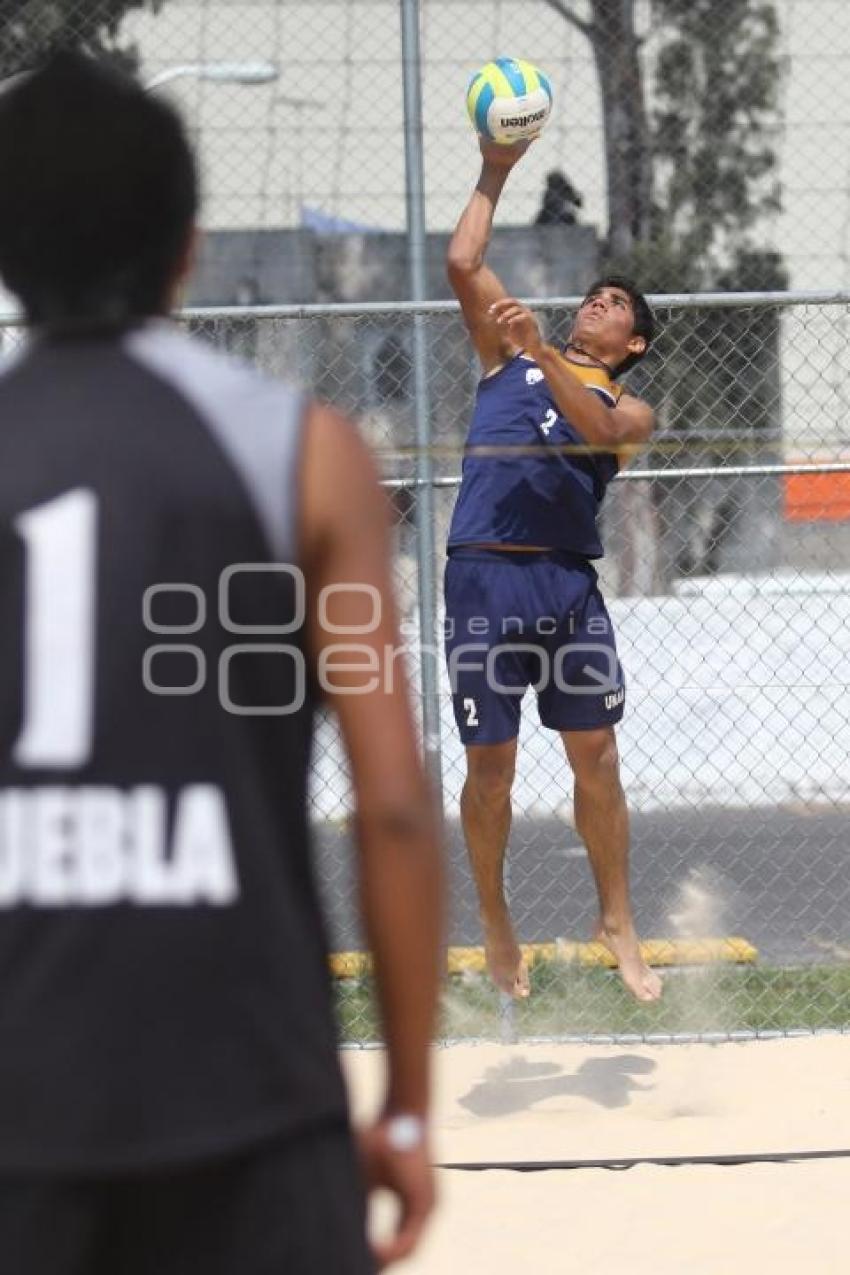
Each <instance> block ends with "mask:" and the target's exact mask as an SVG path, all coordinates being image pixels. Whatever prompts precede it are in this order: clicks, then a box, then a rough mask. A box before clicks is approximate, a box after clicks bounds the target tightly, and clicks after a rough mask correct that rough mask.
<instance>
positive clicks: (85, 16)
mask: <svg viewBox="0 0 850 1275" xmlns="http://www.w3.org/2000/svg"><path fill="white" fill-rule="evenodd" d="M162 3H163V0H0V79H5V78H6V77H7V76H10V75H15V74H17V73H18V72H19V71H26V70H29V69H30V68H31V67H33V66H35V65H36V64H37V63H38V61H39V60H40V59H41V58H43V57H45V56H46V55H47V54H48V53H50V51H51V50H52V49H56V48H69V47H72V48H78V49H84V50H86V51H87V52H89V53H96V54H100V55H104V56H108V57H113V58H116V59H118V60H120V61H122V62H123V63H124V64H125V65H129V66H132V65H134V62H135V58H134V54H133V50H132V49H128V48H126V47H120V46H119V44H118V30H119V27H120V24H121V20H122V18H123V17H124V15H125V14H126V13H128V12H129V11H130V10H131V9H142V8H144V9H151V10H153V11H154V12H156V11H157V10H158V9H159V8H160V7H161V5H162Z"/></svg>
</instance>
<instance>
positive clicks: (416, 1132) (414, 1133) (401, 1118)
mask: <svg viewBox="0 0 850 1275" xmlns="http://www.w3.org/2000/svg"><path fill="white" fill-rule="evenodd" d="M384 1131H385V1133H386V1136H387V1142H388V1143H389V1144H390V1146H391V1147H392V1149H393V1151H416V1150H417V1149H418V1148H419V1147H421V1146H422V1143H423V1142H424V1141H425V1121H424V1120H423V1119H422V1117H421V1116H414V1115H411V1114H410V1113H409V1112H399V1113H398V1114H397V1115H394V1116H388V1117H387V1118H386V1120H385V1121H384Z"/></svg>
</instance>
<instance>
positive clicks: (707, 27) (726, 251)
mask: <svg viewBox="0 0 850 1275" xmlns="http://www.w3.org/2000/svg"><path fill="white" fill-rule="evenodd" d="M652 12H653V18H654V21H656V22H658V23H659V24H660V25H661V26H662V29H663V30H664V31H669V35H667V37H666V38H665V39H664V40H663V42H662V44H661V47H660V51H659V53H658V56H657V60H656V63H655V69H654V87H653V102H654V109H653V128H652V133H653V143H652V149H653V169H654V172H653V177H654V188H655V209H656V213H655V215H656V227H655V233H654V236H653V237H654V238H656V239H657V238H660V237H663V238H664V240H665V241H666V243H667V244H669V245H670V247H671V248H672V250H673V253H674V256H675V257H676V258H678V261H677V266H678V270H679V272H680V273H682V274H684V275H685V276H686V278H687V281H688V283H690V284H693V285H697V286H706V285H709V286H716V285H719V284H720V277H719V276H720V274H721V273H724V272H725V274H726V275H727V277H728V276H729V273H730V268H732V267H735V266H737V267H738V270H737V271H734V272H733V273H735V274H737V273H738V272H739V271H740V272H743V273H746V274H747V276H748V277H749V278H750V279H751V281H752V282H753V283H756V284H757V286H761V287H765V286H773V284H774V283H775V279H776V276H777V262H776V261H775V259H773V260H771V258H770V255H769V254H767V255H764V257H763V259H762V260H761V261H759V260H758V254H757V253H756V252H755V249H754V245H753V242H752V238H751V233H752V231H753V230H754V229H755V228H756V227H757V226H758V224H759V221H760V220H761V219H762V218H763V217H764V216H765V215H768V214H771V213H775V212H778V210H779V207H780V192H779V182H778V178H777V172H776V169H777V156H776V151H775V149H774V144H773V138H774V130H775V127H776V123H777V118H778V107H779V103H778V94H779V88H780V84H781V63H780V59H779V53H778V37H779V29H778V22H777V17H776V11H775V9H774V6H773V4H772V3H761V2H760V0H722V3H718V2H717V0H653V9H652ZM754 275H755V279H753V276H754ZM688 276H690V277H688ZM727 286H728V285H727ZM738 286H748V285H741V284H739V285H738Z"/></svg>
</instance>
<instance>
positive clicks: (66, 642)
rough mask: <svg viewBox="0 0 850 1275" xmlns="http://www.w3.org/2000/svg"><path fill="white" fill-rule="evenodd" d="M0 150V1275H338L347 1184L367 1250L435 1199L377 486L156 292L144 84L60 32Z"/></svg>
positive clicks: (177, 207)
mask: <svg viewBox="0 0 850 1275" xmlns="http://www.w3.org/2000/svg"><path fill="white" fill-rule="evenodd" d="M0 171H2V173H3V181H2V184H0V275H2V277H3V279H4V282H5V283H6V284H7V286H8V287H9V288H10V289H11V290H12V291H13V292H14V293H16V294H17V295H18V297H19V298H20V300H21V302H22V304H23V307H24V310H25V312H26V315H27V318H28V320H29V323H30V325H31V328H32V340H31V342H30V345H29V348H28V349H27V351H26V352H25V354H24V355H23V356H22V357H21V358H19V359H18V360H16V361H15V362H14V363H13V364H12V366H11V367H10V368H8V369H7V370H6V371H5V372H4V373H3V375H0V632H2V634H3V662H2V665H0V1267H1V1268H2V1271H3V1275H79V1273H80V1272H83V1271H84V1272H86V1275H170V1273H171V1272H173V1275H284V1273H285V1275H366V1273H367V1272H370V1271H372V1270H374V1258H373V1256H372V1255H371V1254H370V1252H369V1250H368V1247H367V1240H366V1234H365V1225H364V1195H365V1190H366V1188H367V1187H368V1188H373V1187H384V1188H387V1189H389V1190H390V1191H391V1192H392V1193H393V1194H394V1195H395V1196H396V1197H397V1199H398V1202H399V1205H400V1210H399V1220H398V1223H397V1230H396V1232H395V1234H394V1235H392V1236H391V1237H389V1238H388V1239H387V1240H386V1241H385V1242H384V1243H383V1244H382V1246H381V1248H380V1250H379V1252H378V1254H377V1257H378V1260H379V1261H380V1262H388V1261H390V1260H393V1259H395V1258H398V1257H402V1256H404V1255H406V1254H407V1253H409V1252H410V1251H411V1249H412V1248H413V1247H414V1245H415V1243H416V1241H417V1238H418V1236H419V1233H420V1231H421V1228H422V1225H423V1222H424V1220H425V1218H426V1217H427V1214H428V1212H429V1210H430V1208H431V1203H432V1178H431V1170H430V1168H429V1161H428V1148H427V1130H426V1126H425V1120H426V1116H427V1107H428V1041H429V1037H430V1034H431V1030H432V1024H433V1018H434V1010H435V999H436V986H437V981H438V968H439V929H440V925H439V918H440V911H441V908H440V902H439V896H440V888H439V887H440V879H441V870H440V858H439V851H438V840H437V835H436V832H435V819H434V816H433V812H432V803H431V801H430V799H429V796H428V794H427V791H426V785H425V781H424V777H423V772H422V769H421V766H420V763H419V759H418V754H417V747H416V739H415V730H414V726H413V723H412V715H411V712H410V709H409V705H408V699H407V695H406V693H405V690H404V688H403V686H402V685H401V684H400V683H399V681H398V679H397V678H393V679H389V680H388V679H385V678H384V677H383V676H376V677H374V685H375V686H376V687H378V686H380V689H378V690H374V691H373V690H372V689H370V687H371V683H372V678H371V674H372V673H373V672H374V671H375V670H379V669H381V668H382V661H383V660H384V659H385V658H386V656H385V652H386V651H390V650H392V649H394V648H395V646H396V644H397V643H398V641H399V638H398V635H397V630H396V624H395V621H394V618H393V607H392V602H391V597H390V576H391V572H390V565H389V551H388V541H389V535H388V517H387V513H386V502H385V501H384V499H383V495H382V493H381V491H380V488H379V486H378V483H377V478H376V474H375V471H374V467H373V465H372V463H371V460H370V458H369V457H368V454H367V452H366V449H365V447H364V445H363V444H362V442H361V441H360V440H359V438H358V436H357V433H356V431H355V429H354V428H353V426H352V425H351V424H350V422H349V421H347V420H346V419H345V418H343V417H341V416H339V415H337V414H336V413H335V412H333V411H331V410H330V409H329V408H327V407H324V406H322V405H319V404H316V403H313V402H311V401H310V400H309V399H307V398H306V397H305V396H304V395H303V394H302V393H300V392H299V391H296V390H295V389H293V388H291V387H289V386H287V385H285V384H281V383H278V382H276V381H273V380H271V379H267V378H265V377H262V376H260V375H259V374H257V373H255V372H254V371H252V370H250V369H248V368H247V367H243V366H242V365H241V364H235V363H233V362H231V361H230V360H227V359H225V358H223V357H221V356H219V355H218V354H216V353H214V352H213V351H212V350H210V349H209V347H208V346H206V345H204V344H203V343H200V342H195V341H192V340H190V339H188V338H187V337H185V336H183V335H181V334H180V333H179V332H178V331H177V329H176V328H173V327H172V326H171V325H170V323H169V322H168V321H167V320H166V319H165V318H164V317H162V316H164V315H165V314H166V312H167V311H168V309H169V306H170V304H171V302H172V301H173V299H174V296H175V293H176V291H177V290H178V288H179V286H180V284H181V281H182V280H183V277H184V275H185V274H186V270H187V267H188V264H189V259H190V256H191V243H192V239H193V229H192V227H193V220H194V216H195V211H196V177H195V168H194V163H193V159H192V155H191V152H190V150H189V147H188V144H187V142H186V139H185V134H184V131H183V128H182V126H181V124H180V122H179V120H178V119H177V117H176V115H175V114H174V113H173V112H172V110H171V109H170V108H169V107H168V106H166V105H165V104H164V103H163V102H161V101H158V100H156V99H155V98H152V97H151V96H149V95H147V94H145V93H144V92H143V91H142V89H141V88H140V87H139V86H138V85H137V84H135V83H134V82H132V81H130V80H128V79H125V78H124V77H122V76H119V75H117V74H115V73H113V72H111V71H108V70H106V69H104V68H103V67H100V66H98V65H97V64H95V63H94V62H91V61H89V60H87V59H85V58H81V57H77V56H75V55H62V56H59V57H58V58H57V59H56V60H54V61H53V62H52V63H51V64H49V65H48V66H47V67H46V68H45V69H43V70H41V71H39V72H37V73H35V74H33V75H31V76H29V77H27V78H25V79H24V80H22V81H21V82H19V83H18V84H17V85H16V86H15V87H14V88H12V89H9V90H8V91H7V92H6V93H5V94H3V95H2V96H0ZM349 582H351V587H349ZM322 599H324V601H323V600H322ZM346 631H348V632H354V633H356V634H357V635H358V636H357V637H356V644H357V650H358V652H359V653H360V654H361V655H362V651H363V649H364V645H367V646H368V648H369V650H370V651H371V655H372V659H371V664H370V669H369V673H370V676H369V677H360V676H359V675H358V674H357V673H356V672H352V671H351V670H352V669H353V667H354V666H353V665H352V663H351V661H350V658H349V659H348V660H347V661H346V658H345V651H344V646H345V643H346V642H347V639H346V638H345V636H341V635H344V633H345V632H346ZM341 645H342V647H343V650H342V651H340V646H341ZM334 652H336V655H335V654H334ZM326 655H327V656H329V657H330V658H329V659H326V658H325V656H326ZM323 670H324V672H323ZM364 682H365V683H366V684H365V685H364ZM390 683H391V684H390ZM169 688H173V690H172V691H171V692H169ZM180 688H182V693H177V692H178V691H179V690H180ZM319 688H323V690H324V693H325V694H326V695H327V696H328V697H329V699H330V700H331V701H332V703H333V705H334V707H335V709H336V711H337V713H338V716H339V719H340V724H341V727H342V732H343V735H344V738H345V741H346V745H347V749H348V752H349V755H350V759H351V766H352V774H353V780H354V788H355V795H356V805H357V814H356V826H357V832H358V842H359V872H360V882H361V898H362V900H363V910H364V922H365V928H366V931H367V934H368V937H369V943H370V947H371V948H372V950H373V951H374V953H375V960H376V972H377V986H378V994H379V998H380V1001H381V1003H382V1008H383V1014H384V1022H385V1031H386V1039H387V1043H388V1079H387V1091H386V1100H385V1104H384V1107H383V1110H382V1111H381V1113H380V1115H379V1117H378V1119H377V1121H376V1123H375V1124H374V1125H372V1126H371V1127H370V1128H369V1129H367V1130H366V1131H365V1132H364V1134H363V1135H362V1138H361V1152H362V1162H363V1167H364V1168H365V1173H366V1178H367V1181H366V1183H361V1170H360V1167H359V1165H358V1158H357V1156H356V1154H355V1150H354V1146H353V1144H352V1139H351V1136H350V1133H349V1128H348V1120H347V1111H346V1100H345V1093H344V1088H343V1084H342V1079H341V1076H340V1071H339V1066H338V1061H337V1052H336V1041H335V1032H334V1026H333V1021H332V1013H331V1004H330V999H331V998H330V991H329V982H328V969H327V952H326V946H325V938H324V934H323V926H322V921H321V918H320V914H319V908H318V901H317V897H316V890H315V884H314V880H313V871H312V864H311V854H310V850H311V845H310V836H309V831H308V819H307V796H306V790H307V773H308V765H309V755H310V737H311V723H312V716H313V705H314V702H315V698H316V694H317V691H318V689H319Z"/></svg>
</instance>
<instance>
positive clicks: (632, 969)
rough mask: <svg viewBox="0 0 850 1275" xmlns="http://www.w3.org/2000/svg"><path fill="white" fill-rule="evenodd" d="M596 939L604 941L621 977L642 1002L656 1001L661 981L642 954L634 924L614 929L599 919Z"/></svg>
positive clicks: (659, 995)
mask: <svg viewBox="0 0 850 1275" xmlns="http://www.w3.org/2000/svg"><path fill="white" fill-rule="evenodd" d="M593 938H594V941H595V942H597V943H603V944H604V945H605V947H607V949H608V951H609V952H610V953H611V955H612V956H613V957H614V960H615V961H616V962H617V965H618V966H619V968H620V978H621V979H622V980H623V982H624V983H625V985H626V987H627V988H628V989H629V991H630V992H631V994H632V996H634V998H635V1000H639V1001H657V1000H659V999H660V997H661V990H662V982H661V979H660V978H659V976H658V975H657V974H656V973H655V972H654V970H651V969H650V968H649V966H648V965H647V963H646V961H645V960H644V959H643V957H642V956H641V954H640V945H639V943H638V936H637V934H636V933H635V931H634V928H633V927H632V926H629V927H628V928H627V929H624V930H615V929H614V928H613V927H612V926H605V925H603V923H602V921H598V922H597V925H596V929H595V930H594V931H593Z"/></svg>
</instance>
